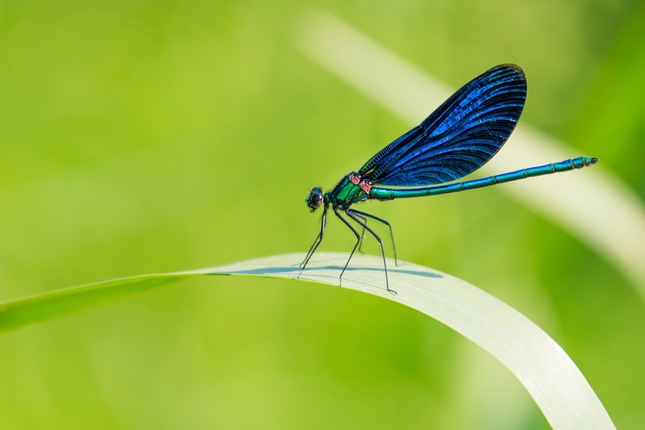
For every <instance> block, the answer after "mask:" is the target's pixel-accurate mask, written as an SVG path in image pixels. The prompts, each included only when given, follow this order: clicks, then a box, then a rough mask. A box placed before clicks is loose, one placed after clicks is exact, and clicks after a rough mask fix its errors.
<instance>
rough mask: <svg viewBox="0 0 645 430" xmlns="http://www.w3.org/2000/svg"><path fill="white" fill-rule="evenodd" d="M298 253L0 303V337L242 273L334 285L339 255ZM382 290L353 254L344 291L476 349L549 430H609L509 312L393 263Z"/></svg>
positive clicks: (569, 371) (459, 286)
mask: <svg viewBox="0 0 645 430" xmlns="http://www.w3.org/2000/svg"><path fill="white" fill-rule="evenodd" d="M303 257H304V256H303V255H302V254H290V255H280V256H273V257H267V258H261V259H257V260H251V261H246V262H241V263H235V264H230V265H226V266H221V267H215V268H208V269H199V270H193V271H186V272H173V273H167V274H155V275H143V276H136V277H130V278H123V279H116V280H111V281H107V282H101V283H96V284H90V285H85V286H80V287H75V288H68V289H64V290H58V291H54V292H51V293H46V294H42V295H38V296H34V297H29V298H26V299H21V300H15V301H11V302H6V303H3V304H0V331H7V330H12V329H17V328H20V327H23V326H25V325H28V324H33V323H36V322H43V321H46V320H48V319H51V318H54V317H57V316H61V315H65V314H68V313H71V312H74V311H78V310H82V309H85V308H87V307H90V306H93V305H97V304H101V303H105V302H108V301H110V300H114V299H117V298H120V297H125V296H127V295H130V294H133V293H135V292H139V291H143V290H146V289H149V288H153V287H156V286H160V285H163V284H166V283H169V282H172V281H177V280H180V279H184V278H188V277H194V276H203V275H244V276H259V277H271V278H287V279H296V278H298V277H300V279H302V280H307V281H312V282H317V283H324V284H331V285H338V284H339V279H338V275H339V273H340V270H341V269H342V267H343V265H344V264H345V261H346V260H347V255H346V254H337V253H319V254H316V261H315V262H312V263H310V265H309V266H308V268H307V270H305V271H304V272H302V273H300V269H299V267H298V263H299V262H300V261H302V259H303ZM388 274H389V281H390V287H391V288H392V289H394V290H395V291H396V292H397V294H396V295H394V294H391V293H388V292H387V291H386V289H385V277H384V273H383V268H382V260H381V259H380V258H377V257H372V256H363V255H357V256H355V257H354V259H353V260H352V266H351V267H349V268H348V269H347V271H346V272H345V275H344V277H343V284H342V286H343V287H344V288H350V289H354V290H358V291H363V292H366V293H369V294H373V295H376V296H380V297H383V298H385V299H388V300H392V301H395V302H398V303H401V304H403V305H406V306H409V307H411V308H413V309H416V310H418V311H420V312H422V313H424V314H426V315H429V316H431V317H432V318H435V319H437V320H438V321H440V322H442V323H444V324H445V325H447V326H449V327H451V328H452V329H454V330H455V331H457V332H459V333H461V334H462V335H464V336H465V337H467V338H468V339H470V340H472V341H473V342H475V343H476V344H478V345H480V346H481V347H482V348H484V349H485V350H486V351H488V352H489V353H490V354H492V355H493V356H494V357H495V358H497V359H498V360H499V361H500V362H502V363H503V364H504V365H505V366H506V367H507V368H508V369H509V370H510V371H511V372H512V373H513V374H514V375H515V376H516V377H517V378H518V379H519V380H520V382H521V383H522V384H523V385H524V386H525V387H526V389H527V390H528V392H529V394H530V395H531V396H532V397H533V399H534V400H535V401H536V403H537V404H538V407H539V408H540V409H541V410H542V412H543V413H544V415H545V417H546V419H547V420H548V421H549V423H550V424H551V426H552V427H553V428H554V429H579V428H585V429H614V428H615V427H614V425H613V423H612V421H611V419H610V418H609V415H608V414H607V412H606V411H605V409H604V407H603V406H602V404H601V403H600V400H599V399H598V398H597V396H596V395H595V393H594V392H593V389H592V388H591V387H590V386H589V383H588V382H587V381H586V379H585V378H584V376H583V375H582V373H580V370H579V369H578V368H577V367H576V365H575V364H574V363H573V361H571V359H570V358H569V357H568V356H567V354H566V353H565V352H564V351H563V350H562V348H560V346H559V345H558V344H557V343H556V342H555V341H554V340H553V339H551V338H550V337H549V336H548V335H547V334H546V333H545V332H543V331H542V330H541V329H540V328H539V327H537V326H536V325H535V324H533V323H532V322H531V321H530V320H528V319H527V318H526V317H524V316H523V315H522V314H520V313H519V312H517V311H516V310H515V309H513V308H511V307H510V306H508V305H506V304H505V303H503V302H501V301H499V300H497V299H496V298H494V297H493V296H491V295H489V294H487V293H486V292H484V291H482V290H480V289H478V288H476V287H474V286H472V285H470V284H468V283H467V282H465V281H462V280H460V279H458V278H455V277H453V276H450V275H447V274H444V273H441V272H438V271H435V270H432V269H429V268H427V267H423V266H418V265H415V264H411V263H406V262H400V264H399V266H397V267H395V266H394V264H393V262H391V263H390V268H389V269H388Z"/></svg>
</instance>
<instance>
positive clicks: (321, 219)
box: [298, 206, 327, 278]
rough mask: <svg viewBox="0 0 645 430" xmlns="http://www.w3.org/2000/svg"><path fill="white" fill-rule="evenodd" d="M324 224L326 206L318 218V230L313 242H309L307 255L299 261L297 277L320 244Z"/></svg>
mask: <svg viewBox="0 0 645 430" xmlns="http://www.w3.org/2000/svg"><path fill="white" fill-rule="evenodd" d="M326 225H327V206H325V207H324V209H323V213H322V217H321V218H320V232H319V233H318V236H316V239H315V240H314V243H312V244H311V247H310V248H309V251H308V252H307V256H306V257H305V259H304V260H303V262H302V263H300V274H298V278H299V277H300V275H302V271H303V270H305V267H307V263H309V260H310V259H311V256H312V255H314V252H316V249H318V245H320V242H322V240H323V237H324V236H325V226H326Z"/></svg>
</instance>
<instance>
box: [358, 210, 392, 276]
mask: <svg viewBox="0 0 645 430" xmlns="http://www.w3.org/2000/svg"><path fill="white" fill-rule="evenodd" d="M349 210H350V211H351V212H352V213H353V214H355V215H361V216H362V218H363V219H365V218H372V219H373V220H376V221H379V222H381V223H383V224H385V225H386V226H387V228H389V229H390V238H391V239H392V250H393V251H394V264H395V265H397V266H398V265H399V261H398V258H397V257H396V243H395V242H394V232H393V231H392V224H390V223H389V222H388V221H386V220H384V219H383V218H379V217H377V216H375V215H372V214H368V213H367V212H362V211H357V210H356V209H349ZM365 224H367V222H366V223H365ZM363 233H365V230H363Z"/></svg>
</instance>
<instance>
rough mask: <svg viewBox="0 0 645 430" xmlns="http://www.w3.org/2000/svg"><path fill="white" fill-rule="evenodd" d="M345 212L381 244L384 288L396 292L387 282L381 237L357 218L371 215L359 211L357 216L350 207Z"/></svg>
mask: <svg viewBox="0 0 645 430" xmlns="http://www.w3.org/2000/svg"><path fill="white" fill-rule="evenodd" d="M345 213H346V214H347V216H349V217H350V218H351V219H353V220H354V221H356V222H357V223H358V224H359V225H360V226H361V227H363V228H364V229H365V230H367V231H369V232H370V234H371V235H372V236H374V238H375V239H376V240H377V241H378V243H379V245H380V246H381V256H382V257H383V269H385V288H386V289H387V290H388V291H389V292H390V293H394V294H396V291H394V290H390V282H389V280H388V276H387V262H386V261H385V248H384V246H383V239H381V237H380V236H379V235H378V234H376V232H375V231H374V230H372V229H371V228H369V227H368V226H367V224H366V223H364V222H362V221H361V220H360V219H359V216H360V215H363V216H369V217H372V215H369V214H365V212H361V213H360V215H359V216H357V215H356V212H355V211H354V210H352V209H347V210H346V211H345ZM374 218H375V219H378V218H376V217H374Z"/></svg>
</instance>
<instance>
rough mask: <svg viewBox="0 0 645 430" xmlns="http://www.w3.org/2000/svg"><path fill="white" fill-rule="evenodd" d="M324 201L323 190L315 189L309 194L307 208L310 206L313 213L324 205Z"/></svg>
mask: <svg viewBox="0 0 645 430" xmlns="http://www.w3.org/2000/svg"><path fill="white" fill-rule="evenodd" d="M323 200H324V199H323V194H322V189H321V188H320V187H315V188H313V189H312V190H311V191H310V192H309V196H308V197H307V200H306V202H307V206H309V208H310V209H311V211H312V212H313V211H315V210H316V209H318V208H319V207H320V206H321V205H322V204H323Z"/></svg>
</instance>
